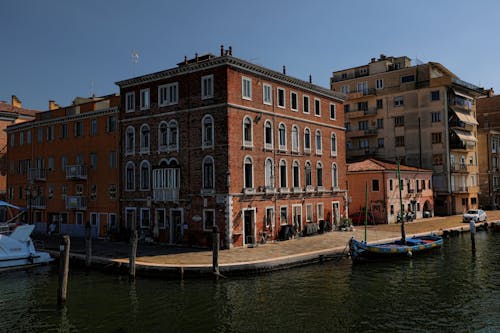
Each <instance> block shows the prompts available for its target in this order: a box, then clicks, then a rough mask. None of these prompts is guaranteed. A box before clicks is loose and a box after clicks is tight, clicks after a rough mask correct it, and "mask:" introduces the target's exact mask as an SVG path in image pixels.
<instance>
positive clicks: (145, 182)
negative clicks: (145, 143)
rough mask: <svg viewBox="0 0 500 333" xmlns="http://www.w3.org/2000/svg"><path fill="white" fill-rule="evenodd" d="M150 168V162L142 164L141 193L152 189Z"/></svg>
mask: <svg viewBox="0 0 500 333" xmlns="http://www.w3.org/2000/svg"><path fill="white" fill-rule="evenodd" d="M150 174H151V171H150V167H149V162H148V161H142V162H141V177H140V181H139V183H140V188H141V191H145V190H149V188H150V183H151V181H150Z"/></svg>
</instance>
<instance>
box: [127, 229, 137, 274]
mask: <svg viewBox="0 0 500 333" xmlns="http://www.w3.org/2000/svg"><path fill="white" fill-rule="evenodd" d="M138 238H139V237H138V235H137V229H135V228H134V229H133V230H132V233H131V235H130V258H129V275H128V277H129V280H131V281H133V280H135V258H136V256H137V240H138Z"/></svg>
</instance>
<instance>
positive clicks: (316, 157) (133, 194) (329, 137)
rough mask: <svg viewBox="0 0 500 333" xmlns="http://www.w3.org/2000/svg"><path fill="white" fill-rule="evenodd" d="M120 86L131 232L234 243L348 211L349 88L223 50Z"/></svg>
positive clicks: (189, 240)
mask: <svg viewBox="0 0 500 333" xmlns="http://www.w3.org/2000/svg"><path fill="white" fill-rule="evenodd" d="M117 84H118V86H119V87H120V94H121V96H122V105H123V109H122V111H121V114H120V119H121V120H120V123H121V130H122V151H123V154H122V161H121V170H122V177H123V183H124V186H123V188H122V191H121V197H122V203H123V204H122V208H121V213H122V214H123V216H124V226H125V227H126V228H128V229H131V228H133V226H137V227H138V228H139V229H140V231H141V233H143V234H149V235H151V236H152V237H153V238H155V239H158V240H159V241H161V242H167V243H172V244H182V243H184V244H192V245H200V246H206V245H209V244H210V242H211V239H212V228H213V226H215V225H216V226H218V228H219V230H220V232H221V246H222V247H224V248H230V247H238V246H244V245H251V244H255V243H257V242H260V241H263V240H264V239H266V240H275V239H278V238H279V237H280V232H281V233H282V234H283V233H284V231H286V230H287V229H290V228H291V227H290V226H294V227H295V228H296V229H297V231H301V230H302V229H303V228H304V227H305V225H306V224H307V223H318V222H320V221H321V220H328V219H329V220H330V222H335V221H338V220H339V219H340V217H341V215H344V214H345V212H344V210H345V200H346V191H345V151H344V147H345V140H344V127H343V126H344V115H343V113H342V112H338V111H339V110H340V109H339V108H340V107H341V106H342V102H343V100H342V96H341V95H340V94H338V93H335V92H332V91H330V90H329V89H325V88H321V87H318V86H316V85H313V84H311V83H310V82H305V81H302V80H298V79H295V78H292V77H290V76H287V75H285V74H284V71H283V73H280V72H276V71H272V70H269V69H266V68H264V67H261V66H258V65H255V64H252V63H249V62H247V61H244V60H241V59H238V58H235V57H233V56H232V51H231V49H229V50H227V51H224V50H223V49H222V47H221V55H220V56H213V55H210V54H209V55H205V56H200V57H198V56H196V57H195V58H194V59H191V60H187V59H185V60H184V61H183V62H181V63H179V64H178V65H177V67H174V68H171V69H168V70H165V71H162V72H158V73H153V74H148V75H144V76H140V77H136V78H131V79H127V80H123V81H120V82H117Z"/></svg>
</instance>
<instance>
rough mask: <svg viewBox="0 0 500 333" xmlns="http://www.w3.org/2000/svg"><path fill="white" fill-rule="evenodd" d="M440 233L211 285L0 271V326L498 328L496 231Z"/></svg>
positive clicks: (46, 270) (499, 243) (499, 237)
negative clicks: (436, 244) (64, 288)
mask: <svg viewBox="0 0 500 333" xmlns="http://www.w3.org/2000/svg"><path fill="white" fill-rule="evenodd" d="M476 244H477V251H476V254H475V255H473V254H472V251H471V244H470V238H469V235H468V234H464V235H461V236H459V237H455V238H450V239H447V240H446V241H445V243H444V246H443V248H442V250H441V251H438V252H437V253H433V254H432V255H424V256H418V257H416V258H413V259H408V258H403V259H400V260H395V261H390V262H371V263H367V264H361V265H354V266H352V265H351V264H350V262H349V261H347V260H345V261H341V262H339V263H326V264H323V265H314V266H308V267H304V268H299V269H292V270H286V271H281V272H275V273H272V274H266V275H263V276H254V277H246V278H229V279H226V280H222V281H219V282H213V281H207V280H187V281H184V282H182V281H164V280H160V279H138V280H137V281H136V283H135V284H129V283H128V280H127V278H126V277H116V276H113V275H106V274H101V273H99V272H90V273H85V272H82V271H77V270H72V272H71V274H70V280H69V281H70V283H69V293H68V301H67V305H66V306H65V307H63V308H58V307H57V306H55V304H56V291H57V272H56V269H55V268H54V267H41V268H36V269H30V270H25V271H16V272H4V273H1V274H0V313H1V314H2V320H0V332H116V333H119V332H268V331H272V332H349V331H351V332H356V331H363V332H471V331H480V332H500V315H499V314H500V234H498V233H497V234H488V233H478V234H477V243H476Z"/></svg>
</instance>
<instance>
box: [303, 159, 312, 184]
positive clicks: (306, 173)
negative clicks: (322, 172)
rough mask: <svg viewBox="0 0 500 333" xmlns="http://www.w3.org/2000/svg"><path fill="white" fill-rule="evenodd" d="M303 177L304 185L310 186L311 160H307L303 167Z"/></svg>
mask: <svg viewBox="0 0 500 333" xmlns="http://www.w3.org/2000/svg"><path fill="white" fill-rule="evenodd" d="M304 179H305V182H306V186H312V167H311V162H309V161H307V162H306V164H305V167H304Z"/></svg>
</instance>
